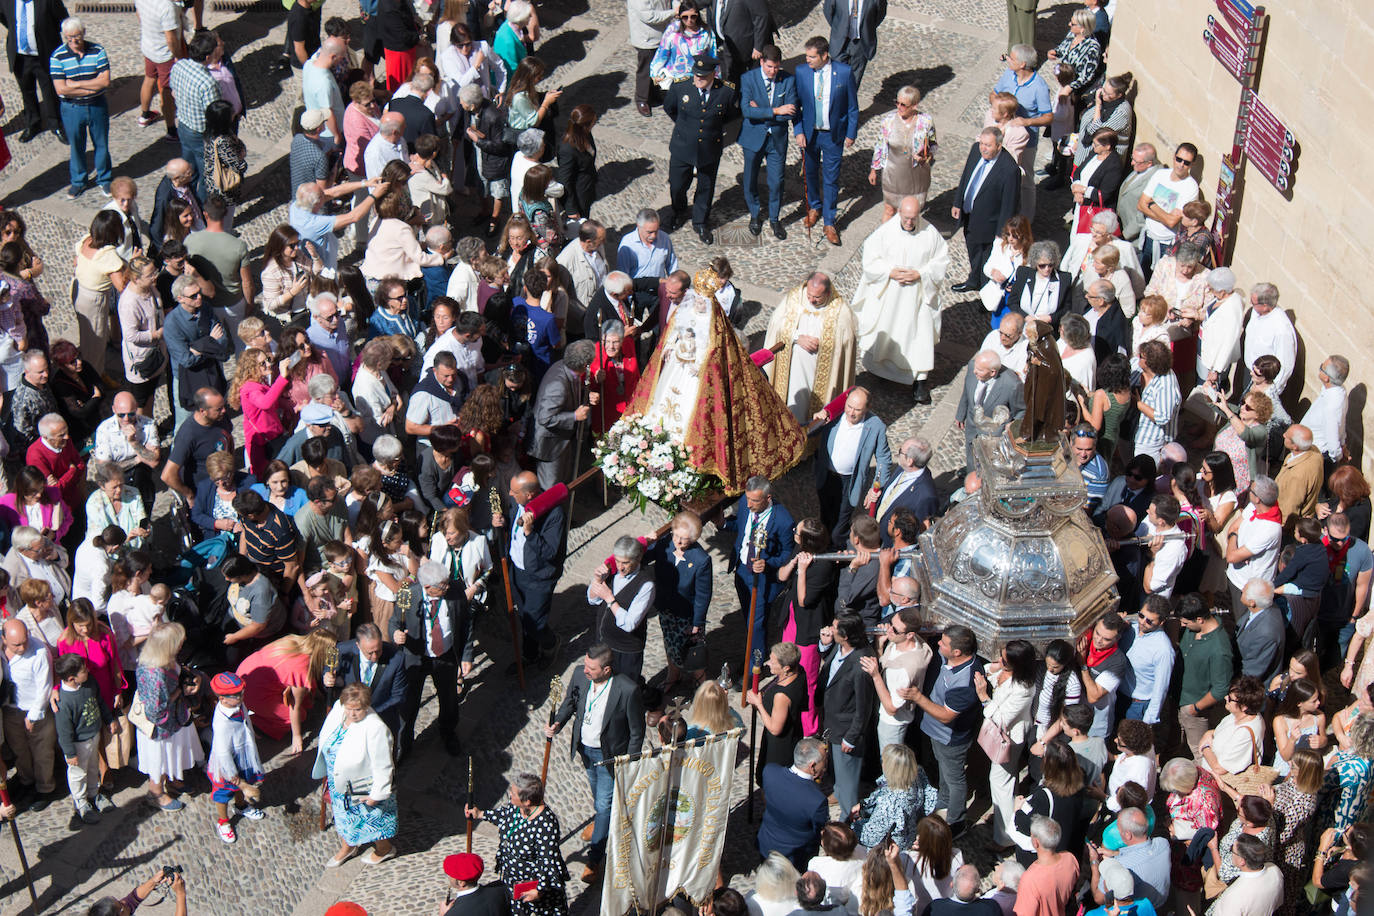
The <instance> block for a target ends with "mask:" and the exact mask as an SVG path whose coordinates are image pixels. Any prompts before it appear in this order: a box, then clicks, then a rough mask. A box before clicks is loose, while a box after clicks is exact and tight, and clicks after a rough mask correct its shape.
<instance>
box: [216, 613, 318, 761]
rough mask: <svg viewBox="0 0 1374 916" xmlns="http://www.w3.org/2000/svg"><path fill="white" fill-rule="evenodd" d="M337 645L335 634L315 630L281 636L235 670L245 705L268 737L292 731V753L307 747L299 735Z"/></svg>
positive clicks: (256, 725) (254, 721)
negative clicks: (321, 675) (325, 665)
mask: <svg viewBox="0 0 1374 916" xmlns="http://www.w3.org/2000/svg"><path fill="white" fill-rule="evenodd" d="M334 647H335V640H334V634H333V633H331V632H329V631H328V630H325V629H314V630H311V631H310V632H309V633H306V634H305V635H304V636H295V635H292V636H283V637H282V638H280V639H278V640H275V641H274V642H271V643H268V644H267V645H265V646H263V647H262V648H261V649H259V650H258V651H256V652H254V653H253V654H252V655H250V656H248V657H247V658H245V659H244V660H243V661H242V662H241V663H240V664H239V667H238V671H236V672H235V674H237V675H238V676H239V677H241V678H243V705H244V706H246V707H248V710H249V711H250V712H252V714H253V725H254V726H255V727H256V728H257V730H258V731H260V732H262V733H263V734H264V735H266V736H267V737H269V738H275V739H278V740H280V739H282V738H284V737H286V734H287V732H288V731H289V732H290V734H291V753H293V754H299V753H300V752H301V751H302V750H303V749H304V747H305V742H304V740H303V739H302V737H301V730H302V728H303V727H304V722H305V716H306V714H307V713H308V712H309V711H310V703H311V699H312V697H313V695H314V692H315V687H316V686H317V685H318V684H319V683H320V674H321V673H322V672H323V671H324V663H325V657H326V656H327V655H328V654H329V651H330V650H331V649H333V648H334Z"/></svg>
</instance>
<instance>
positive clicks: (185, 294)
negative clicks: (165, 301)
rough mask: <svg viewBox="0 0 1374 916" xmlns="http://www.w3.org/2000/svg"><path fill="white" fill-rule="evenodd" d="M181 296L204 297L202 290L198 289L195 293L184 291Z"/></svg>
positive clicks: (187, 297) (189, 297) (188, 297)
mask: <svg viewBox="0 0 1374 916" xmlns="http://www.w3.org/2000/svg"><path fill="white" fill-rule="evenodd" d="M181 298H183V299H200V298H203V296H202V293H201V292H200V290H196V291H195V292H194V293H182V294H181Z"/></svg>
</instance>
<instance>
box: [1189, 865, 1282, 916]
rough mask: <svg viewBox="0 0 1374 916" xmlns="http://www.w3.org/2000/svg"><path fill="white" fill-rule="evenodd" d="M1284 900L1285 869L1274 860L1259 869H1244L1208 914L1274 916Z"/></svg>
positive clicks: (1211, 915)
mask: <svg viewBox="0 0 1374 916" xmlns="http://www.w3.org/2000/svg"><path fill="white" fill-rule="evenodd" d="M1282 903H1283V873H1282V872H1281V871H1279V867H1278V866H1277V865H1275V864H1274V863H1273V862H1268V863H1266V864H1265V866H1264V867H1263V868H1261V869H1260V870H1259V871H1242V872H1241V873H1240V874H1239V875H1237V876H1236V880H1234V881H1232V882H1231V885H1230V887H1228V888H1226V890H1224V891H1222V892H1221V896H1220V897H1218V898H1217V902H1216V903H1214V904H1212V908H1211V909H1210V910H1208V911H1207V912H1208V913H1209V916H1272V914H1273V912H1274V911H1275V910H1276V909H1278V908H1279V906H1280V905H1281V904H1282Z"/></svg>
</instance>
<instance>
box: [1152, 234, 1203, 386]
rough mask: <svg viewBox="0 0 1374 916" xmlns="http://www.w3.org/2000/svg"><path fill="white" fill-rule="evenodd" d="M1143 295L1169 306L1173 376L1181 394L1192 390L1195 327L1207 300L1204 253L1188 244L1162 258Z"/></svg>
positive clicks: (1195, 362) (1195, 351) (1195, 340)
mask: <svg viewBox="0 0 1374 916" xmlns="http://www.w3.org/2000/svg"><path fill="white" fill-rule="evenodd" d="M1145 295H1147V296H1150V295H1155V296H1163V297H1164V301H1165V302H1167V303H1168V305H1169V340H1170V341H1172V344H1173V351H1174V374H1175V375H1177V376H1178V377H1179V379H1180V384H1181V385H1182V386H1183V390H1184V391H1187V390H1190V389H1191V388H1192V385H1191V384H1190V380H1191V379H1192V377H1193V373H1194V370H1195V368H1196V364H1197V352H1198V346H1197V338H1196V337H1194V323H1195V322H1196V321H1197V316H1199V315H1201V314H1203V310H1204V308H1205V305H1206V300H1207V269H1206V257H1205V252H1204V251H1203V250H1202V249H1201V248H1199V247H1198V246H1196V245H1194V244H1193V243H1191V242H1184V243H1183V244H1182V245H1179V246H1178V251H1177V252H1176V253H1175V254H1172V255H1165V256H1164V257H1162V258H1160V259H1159V262H1158V263H1157V264H1156V265H1155V268H1154V273H1152V274H1151V275H1150V282H1149V284H1147V285H1146V287H1145Z"/></svg>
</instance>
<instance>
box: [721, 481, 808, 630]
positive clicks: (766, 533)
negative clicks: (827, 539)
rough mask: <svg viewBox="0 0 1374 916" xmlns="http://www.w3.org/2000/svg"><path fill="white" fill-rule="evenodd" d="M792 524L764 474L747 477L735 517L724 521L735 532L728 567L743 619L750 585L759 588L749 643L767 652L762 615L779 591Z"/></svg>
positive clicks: (788, 554)
mask: <svg viewBox="0 0 1374 916" xmlns="http://www.w3.org/2000/svg"><path fill="white" fill-rule="evenodd" d="M795 526H796V523H795V522H794V521H793V520H792V513H790V512H788V511H787V508H786V507H785V506H783V505H782V504H781V503H778V502H774V500H773V484H772V483H771V482H770V481H769V480H768V478H767V477H750V478H749V479H748V480H747V481H745V483H744V493H743V495H741V496H740V498H739V504H738V505H737V506H736V507H735V517H734V518H732V519H730V520H729V521H728V522H726V523H725V527H726V528H727V529H728V530H731V531H734V532H735V546H734V549H733V550H732V551H730V563H729V568H730V569H732V570H734V572H735V594H737V595H739V602H740V607H741V609H742V610H743V612H744V616H745V619H746V620H748V618H749V607H750V605H751V603H752V597H753V589H754V585H755V584H756V583H757V585H758V587H759V594H758V604H757V605H756V606H755V613H754V639H753V645H754V646H755V647H756V648H759V649H762V650H763V651H764V652H765V653H767V651H768V649H767V648H766V647H767V643H765V642H764V633H765V632H766V629H765V627H764V618H765V617H766V616H767V613H768V608H769V607H771V606H772V604H773V599H775V598H777V596H778V592H780V591H782V583H781V582H779V581H778V569H779V568H781V567H782V565H783V564H785V563H786V562H787V561H788V560H790V559H792V552H793V551H794V550H795V549H796V543H795V542H794V541H793V539H792V529H793V528H794V527H795Z"/></svg>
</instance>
